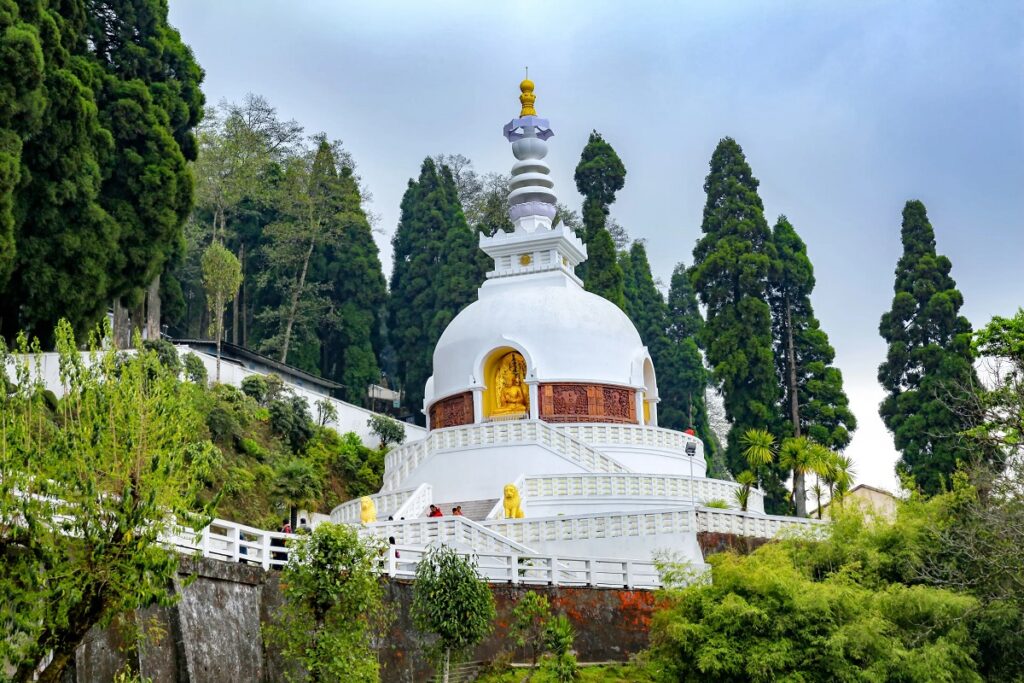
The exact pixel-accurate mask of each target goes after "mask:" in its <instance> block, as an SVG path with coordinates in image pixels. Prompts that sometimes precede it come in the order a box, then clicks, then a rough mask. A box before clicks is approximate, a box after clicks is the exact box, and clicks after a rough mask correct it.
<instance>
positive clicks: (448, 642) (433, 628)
mask: <svg viewBox="0 0 1024 683" xmlns="http://www.w3.org/2000/svg"><path fill="white" fill-rule="evenodd" d="M495 616H496V611H495V607H494V596H493V595H492V594H491V589H490V587H489V586H488V585H487V583H486V582H484V581H483V580H482V579H481V578H480V577H479V576H478V575H477V572H476V566H475V565H474V563H473V562H471V561H470V560H468V559H466V558H465V557H463V556H462V555H459V554H458V553H457V552H456V551H455V550H454V549H452V548H449V547H448V546H443V545H442V546H436V547H433V548H430V549H429V550H427V551H426V553H425V554H424V555H423V557H422V559H421V560H420V563H419V564H418V565H417V566H416V582H415V583H414V584H413V599H412V620H413V624H414V625H415V626H416V628H417V629H419V631H420V632H422V633H427V634H432V635H434V636H436V637H437V641H436V646H435V647H434V648H432V651H431V654H432V655H433V660H434V662H435V667H436V668H438V669H443V671H444V676H445V679H446V680H447V676H448V666H449V664H450V662H451V659H452V658H453V657H455V658H458V657H460V656H462V655H464V654H465V653H466V652H468V651H469V650H470V649H471V648H472V647H473V646H475V645H476V644H477V643H479V642H480V641H481V640H483V638H484V637H485V636H486V635H487V634H488V633H490V632H491V630H492V629H493V628H494V619H495Z"/></svg>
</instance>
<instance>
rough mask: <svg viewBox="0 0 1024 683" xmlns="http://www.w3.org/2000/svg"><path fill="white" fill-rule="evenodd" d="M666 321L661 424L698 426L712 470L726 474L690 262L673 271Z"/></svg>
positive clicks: (659, 366) (660, 364) (659, 368)
mask: <svg viewBox="0 0 1024 683" xmlns="http://www.w3.org/2000/svg"><path fill="white" fill-rule="evenodd" d="M666 323H667V324H666V341H667V343H666V345H665V347H664V348H663V349H662V350H661V352H660V354H659V357H658V358H657V360H656V362H655V365H654V369H655V372H657V375H658V393H659V397H660V399H661V401H660V402H659V403H658V424H659V425H661V426H662V427H668V428H669V429H679V430H682V429H692V430H694V432H695V433H696V435H697V436H698V437H699V438H700V439H701V440H702V441H703V442H704V456H705V460H706V461H707V464H708V472H709V473H710V474H720V475H721V474H725V473H724V472H718V471H717V470H716V461H717V460H718V458H717V454H718V451H719V448H720V446H719V443H718V439H717V438H715V435H714V432H712V431H711V424H710V422H709V421H708V409H707V404H706V402H705V399H704V396H705V392H706V391H707V388H708V372H707V370H706V369H705V368H704V359H703V358H701V355H700V349H699V348H698V346H697V339H698V338H699V336H700V334H701V330H702V329H703V328H704V319H703V318H702V317H701V315H700V309H699V308H698V307H697V295H696V294H695V293H694V291H693V285H692V284H691V283H690V277H689V275H688V274H687V272H686V266H684V265H683V264H682V263H680V264H678V265H677V266H676V267H675V269H674V270H673V271H672V282H671V285H670V287H669V292H668V305H667V307H666Z"/></svg>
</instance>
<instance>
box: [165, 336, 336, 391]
mask: <svg viewBox="0 0 1024 683" xmlns="http://www.w3.org/2000/svg"><path fill="white" fill-rule="evenodd" d="M170 341H171V343H174V344H181V345H184V346H191V347H193V348H196V349H197V350H200V351H203V352H205V353H210V354H215V353H216V352H217V342H216V341H215V340H213V339H171V340H170ZM220 355H221V359H222V360H228V361H235V362H238V363H240V364H241V365H246V364H247V363H249V364H258V365H261V366H264V367H267V368H269V369H271V370H273V371H274V372H276V373H277V374H279V375H281V376H283V377H294V378H297V379H301V380H302V381H303V382H305V383H307V384H312V385H315V386H317V387H320V388H321V389H322V390H323V391H324V393H325V394H328V395H330V394H332V393H334V392H337V391H339V390H341V389H346V388H347V387H346V386H345V385H344V384H338V383H337V382H332V381H331V380H329V379H324V378H323V377H317V376H316V375H313V374H311V373H308V372H306V371H305V370H300V369H299V368H297V367H295V366H293V365H288V364H287V363H282V362H281V361H277V360H274V359H273V358H270V357H269V356H264V355H263V354H262V353H257V352H255V351H253V350H251V349H247V348H245V347H244V346H236V345H235V344H229V343H228V342H221V343H220Z"/></svg>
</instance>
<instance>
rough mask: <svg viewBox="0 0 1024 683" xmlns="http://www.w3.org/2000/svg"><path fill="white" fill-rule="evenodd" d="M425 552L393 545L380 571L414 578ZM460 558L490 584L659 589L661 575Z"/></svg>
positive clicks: (600, 561)
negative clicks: (474, 567)
mask: <svg viewBox="0 0 1024 683" xmlns="http://www.w3.org/2000/svg"><path fill="white" fill-rule="evenodd" d="M425 552H426V551H425V550H424V549H423V548H417V547H412V546H403V545H392V546H390V549H389V552H388V556H387V558H386V560H385V561H384V566H383V567H382V570H383V571H384V573H386V574H387V575H388V576H391V577H396V578H405V579H411V578H415V576H416V567H417V566H418V565H419V563H420V560H421V559H422V558H423V555H424V553H425ZM460 554H461V555H463V556H466V557H468V558H470V559H471V560H472V561H473V562H475V563H476V568H477V574H478V575H479V576H480V577H481V578H483V579H485V580H487V581H488V582H491V583H509V584H541V585H556V586H594V587H606V588H639V589H644V588H659V587H660V586H661V575H660V574H659V573H658V569H657V567H656V566H655V564H654V563H653V562H646V561H639V560H620V559H611V558H600V557H564V556H561V555H542V554H536V553H515V552H509V553H493V552H481V553H477V552H463V553H460Z"/></svg>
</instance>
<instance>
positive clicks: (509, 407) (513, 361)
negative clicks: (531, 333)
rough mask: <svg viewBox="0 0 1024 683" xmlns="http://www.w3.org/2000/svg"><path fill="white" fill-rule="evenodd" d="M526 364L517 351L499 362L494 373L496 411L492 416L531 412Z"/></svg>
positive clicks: (508, 354)
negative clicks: (525, 381) (525, 378)
mask: <svg viewBox="0 0 1024 683" xmlns="http://www.w3.org/2000/svg"><path fill="white" fill-rule="evenodd" d="M525 374H526V362H525V361H524V360H523V357H522V356H521V355H519V354H518V353H516V352H515V351H510V352H509V353H506V354H505V355H504V356H502V358H501V360H500V361H498V364H497V367H496V368H495V372H494V380H493V382H494V392H495V393H494V399H495V400H494V410H493V411H492V413H491V414H492V415H524V414H526V413H528V412H530V407H529V405H530V393H529V389H528V388H527V386H526V384H525V383H524V382H523V376H524V375H525Z"/></svg>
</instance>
